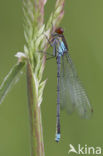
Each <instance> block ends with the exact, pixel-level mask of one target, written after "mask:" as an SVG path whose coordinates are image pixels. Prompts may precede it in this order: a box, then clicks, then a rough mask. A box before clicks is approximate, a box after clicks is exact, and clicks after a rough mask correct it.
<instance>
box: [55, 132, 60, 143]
mask: <svg viewBox="0 0 103 156" xmlns="http://www.w3.org/2000/svg"><path fill="white" fill-rule="evenodd" d="M55 141H56V142H59V141H60V133H58V134H56V139H55Z"/></svg>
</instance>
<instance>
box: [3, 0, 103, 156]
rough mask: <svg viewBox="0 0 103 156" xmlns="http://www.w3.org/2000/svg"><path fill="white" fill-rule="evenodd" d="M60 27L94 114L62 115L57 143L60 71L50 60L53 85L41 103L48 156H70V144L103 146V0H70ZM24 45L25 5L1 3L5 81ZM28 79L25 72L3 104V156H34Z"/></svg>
mask: <svg viewBox="0 0 103 156" xmlns="http://www.w3.org/2000/svg"><path fill="white" fill-rule="evenodd" d="M54 4H55V0H52V1H50V0H48V3H47V4H46V7H45V20H47V19H48V15H49V14H50V12H51V10H52V9H53V7H54ZM61 26H62V27H63V28H64V31H65V37H66V39H67V42H68V45H69V49H70V54H71V57H72V59H73V62H75V66H76V68H77V71H78V74H79V77H80V79H81V80H82V82H83V84H84V86H85V88H86V90H87V93H88V95H89V98H90V101H91V103H92V105H93V108H94V113H93V116H92V118H91V119H90V120H83V119H80V118H79V117H78V116H77V114H76V113H73V115H71V116H68V115H67V114H66V112H65V111H62V112H61V141H60V143H59V144H57V143H56V142H55V141H54V138H55V125H56V75H57V73H56V71H57V70H56V68H57V67H56V60H55V59H53V60H49V61H47V64H46V68H45V74H44V78H46V77H47V78H48V82H47V85H46V88H45V92H44V100H43V103H42V105H41V107H42V121H43V133H44V143H45V155H46V156H48V155H49V156H56V155H58V156H67V155H68V150H69V144H73V145H74V147H76V148H77V145H78V144H81V146H84V145H85V144H87V145H88V146H94V147H96V146H100V147H102V145H103V133H102V132H103V123H102V122H103V121H102V119H103V0H99V1H97V0H91V1H90V0H84V1H83V0H67V1H66V4H65V15H64V18H63V20H62V23H61ZM24 42H25V41H24V35H23V13H22V1H21V0H9V1H4V0H0V83H1V82H2V80H3V78H4V76H5V75H6V74H7V73H8V71H9V70H10V68H11V67H12V65H13V64H15V62H16V58H15V57H14V55H15V54H16V52H18V51H23V45H24ZM49 50H50V51H52V49H49ZM24 70H25V69H24ZM25 77H26V74H25V73H24V74H23V75H22V77H21V79H20V81H19V82H18V83H17V85H15V87H14V88H13V89H12V91H11V92H10V93H9V94H8V96H7V97H6V99H5V100H4V102H3V104H2V105H1V106H0V155H1V156H14V155H15V156H18V155H19V156H29V155H30V144H29V142H30V140H29V120H28V105H27V92H26V79H25ZM70 155H71V156H72V155H75V154H70Z"/></svg>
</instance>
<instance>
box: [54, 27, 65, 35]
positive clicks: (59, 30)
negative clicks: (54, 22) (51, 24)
mask: <svg viewBox="0 0 103 156" xmlns="http://www.w3.org/2000/svg"><path fill="white" fill-rule="evenodd" d="M55 32H56V33H58V34H63V33H64V30H63V29H62V28H61V27H60V28H57V29H56V30H55Z"/></svg>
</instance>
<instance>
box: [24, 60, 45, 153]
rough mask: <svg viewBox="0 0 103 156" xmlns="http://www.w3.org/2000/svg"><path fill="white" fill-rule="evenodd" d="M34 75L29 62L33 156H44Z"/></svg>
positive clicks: (29, 99)
mask: <svg viewBox="0 0 103 156" xmlns="http://www.w3.org/2000/svg"><path fill="white" fill-rule="evenodd" d="M32 73H33V72H32V68H31V65H30V63H29V62H27V91H28V106H29V116H30V127H31V144H32V145H31V146H32V156H44V144H43V133H42V121H41V110H40V107H39V106H38V97H37V92H36V84H35V82H34V79H33V74H32Z"/></svg>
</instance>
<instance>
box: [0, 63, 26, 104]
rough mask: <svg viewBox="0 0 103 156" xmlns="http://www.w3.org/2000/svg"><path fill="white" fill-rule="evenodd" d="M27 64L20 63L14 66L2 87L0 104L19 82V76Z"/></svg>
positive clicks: (0, 89)
mask: <svg viewBox="0 0 103 156" xmlns="http://www.w3.org/2000/svg"><path fill="white" fill-rule="evenodd" d="M24 65H25V62H18V63H17V64H16V65H14V66H13V67H12V68H11V70H10V72H9V73H8V75H7V76H6V77H5V78H4V80H3V82H2V84H1V86H0V104H1V103H2V102H3V100H4V98H5V96H6V95H7V93H8V92H9V90H10V89H11V87H12V86H13V84H15V83H16V82H17V80H18V78H19V77H18V76H19V75H18V74H20V72H21V70H22V68H23V67H24Z"/></svg>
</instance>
